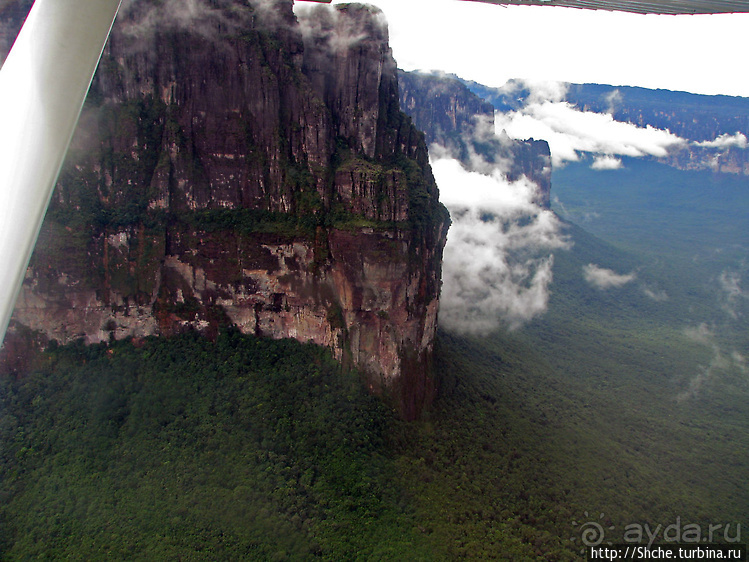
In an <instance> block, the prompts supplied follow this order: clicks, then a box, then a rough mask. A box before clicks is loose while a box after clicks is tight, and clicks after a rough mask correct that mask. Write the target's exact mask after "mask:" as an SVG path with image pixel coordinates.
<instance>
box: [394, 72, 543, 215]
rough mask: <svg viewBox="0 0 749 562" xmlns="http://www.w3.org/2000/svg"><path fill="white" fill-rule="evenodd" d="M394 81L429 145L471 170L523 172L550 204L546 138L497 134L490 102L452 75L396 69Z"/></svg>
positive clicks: (540, 197) (539, 198)
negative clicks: (397, 72) (397, 75)
mask: <svg viewBox="0 0 749 562" xmlns="http://www.w3.org/2000/svg"><path fill="white" fill-rule="evenodd" d="M399 80H400V100H401V107H403V110H404V111H405V112H406V113H408V114H409V115H410V116H411V118H412V119H413V120H414V124H415V125H416V126H417V127H418V128H419V129H422V130H423V131H424V133H425V134H426V138H427V143H428V144H429V145H430V146H431V145H433V144H436V145H438V146H439V147H440V148H439V149H438V151H439V152H441V153H444V152H446V153H447V155H449V156H450V157H452V158H455V159H457V160H459V161H460V162H462V163H463V164H464V166H465V167H466V168H468V169H470V170H474V171H479V172H490V171H492V170H494V169H499V170H501V171H502V173H504V175H506V176H507V178H508V179H509V180H510V181H517V180H518V179H520V177H522V176H525V177H527V178H528V179H530V180H531V181H532V182H534V183H535V184H536V186H538V196H537V199H536V203H538V204H539V205H541V206H542V207H544V208H549V197H550V193H551V152H550V150H549V145H548V143H547V142H546V141H540V140H534V139H529V140H513V139H510V138H509V137H508V136H507V135H506V134H500V135H496V134H495V130H494V106H493V105H492V104H491V103H489V102H488V101H485V100H484V99H482V98H480V97H479V96H477V95H476V94H474V93H473V92H471V91H470V90H469V89H468V87H467V86H465V85H464V84H463V83H462V82H460V81H459V80H458V79H456V78H453V77H450V76H447V75H443V74H424V73H420V72H403V71H400V72H399ZM502 133H504V132H502Z"/></svg>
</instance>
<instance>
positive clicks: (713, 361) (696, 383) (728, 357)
mask: <svg viewBox="0 0 749 562" xmlns="http://www.w3.org/2000/svg"><path fill="white" fill-rule="evenodd" d="M684 335H685V336H686V337H687V339H689V340H690V341H692V342H694V343H697V344H699V345H703V346H705V347H708V348H710V350H711V351H712V357H711V358H710V362H709V363H708V364H707V365H698V366H697V374H696V375H694V376H693V377H692V378H691V379H690V380H689V381H688V383H687V384H686V388H685V389H684V390H683V391H682V392H680V393H679V394H678V395H677V397H676V399H677V400H678V401H683V400H686V399H688V398H697V397H698V396H699V393H700V391H701V390H702V388H703V387H704V386H705V385H707V384H709V383H710V382H711V381H712V380H713V379H714V378H715V377H717V376H719V374H720V373H726V372H729V371H731V370H737V371H739V372H741V373H744V374H745V373H746V372H747V366H746V359H745V357H744V356H743V355H742V354H741V353H739V352H738V351H736V350H732V351H731V352H730V353H728V352H726V351H725V350H724V349H723V348H721V346H720V345H719V344H718V341H717V338H716V335H715V330H714V328H711V327H710V326H708V325H707V324H705V323H704V322H703V323H702V324H699V325H698V326H690V327H688V328H686V329H685V330H684Z"/></svg>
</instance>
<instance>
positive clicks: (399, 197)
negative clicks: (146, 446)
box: [14, 0, 449, 417]
mask: <svg viewBox="0 0 749 562" xmlns="http://www.w3.org/2000/svg"><path fill="white" fill-rule="evenodd" d="M157 4H158V6H157ZM171 4H172V3H171V2H166V3H163V2H159V3H156V2H147V1H140V2H131V3H130V4H129V5H127V6H125V8H124V10H123V12H122V13H121V14H120V15H119V16H118V20H117V23H116V27H115V29H114V31H113V35H112V37H111V39H110V42H109V44H108V47H107V49H106V51H105V55H104V57H103V59H102V61H101V63H100V66H99V71H98V72H97V76H96V78H95V81H94V84H93V87H92V90H91V93H90V95H89V99H88V101H87V105H86V108H85V110H84V113H83V115H82V117H81V122H80V125H79V130H78V131H77V133H76V137H75V139H74V141H73V145H72V147H71V150H70V153H69V157H68V161H67V163H66V165H65V167H64V170H63V172H62V174H61V176H60V180H59V182H58V186H57V188H56V191H55V195H54V200H53V203H52V205H51V208H50V211H49V213H48V216H47V220H46V221H45V225H44V227H43V230H42V233H41V235H40V242H39V244H38V245H37V250H36V252H35V255H34V257H33V258H32V263H31V267H30V268H29V271H28V273H27V278H26V282H25V284H24V287H23V290H22V294H21V297H20V299H19V301H18V305H17V307H16V311H15V315H14V320H15V324H16V326H26V327H28V328H31V329H34V330H40V331H42V332H43V333H44V334H46V336H47V337H48V338H50V339H56V340H58V341H60V342H69V341H72V340H74V339H77V338H81V337H83V338H85V339H86V340H87V341H88V342H97V341H102V340H107V339H109V338H111V337H114V338H124V337H127V336H136V337H139V336H145V335H152V334H161V335H169V334H173V333H177V332H180V331H184V330H199V331H201V332H205V333H206V334H207V335H208V336H210V335H212V334H215V332H216V330H218V329H219V328H220V327H221V326H229V325H235V326H237V327H238V328H239V329H240V330H242V331H243V332H246V333H254V334H257V335H261V336H269V337H274V338H284V337H292V338H296V339H299V340H301V341H312V342H315V343H318V344H321V345H325V346H329V347H330V348H331V349H332V350H333V351H334V353H335V354H336V356H337V357H338V358H340V359H341V360H342V361H344V362H347V363H349V364H353V365H355V366H357V367H359V368H361V369H362V370H363V371H364V372H365V373H367V375H368V376H369V380H370V382H371V386H372V388H373V390H375V391H377V390H380V389H382V388H384V387H388V388H392V389H394V391H395V396H396V397H397V400H398V405H399V407H400V408H401V411H402V413H403V414H404V415H405V416H406V417H414V416H415V415H417V414H418V411H419V410H420V408H421V407H422V406H423V404H424V403H426V402H428V400H429V399H430V397H431V393H432V383H431V378H430V372H429V366H430V362H431V354H432V346H433V340H434V335H435V329H436V317H437V309H438V297H439V288H440V275H441V271H440V267H441V257H442V248H443V245H444V241H445V234H446V230H447V226H448V223H449V218H448V216H447V213H446V211H445V209H444V207H442V206H441V205H440V204H439V202H438V193H437V189H436V185H435V183H434V180H433V178H432V176H431V171H430V169H429V165H428V157H427V153H426V147H425V143H424V140H423V135H422V134H421V133H419V132H418V131H417V130H416V129H415V128H414V127H413V126H412V125H411V122H410V119H409V118H407V117H406V116H405V115H404V114H402V113H401V112H400V110H399V104H398V97H397V92H398V83H397V75H396V70H395V64H394V61H393V59H392V55H391V53H390V49H389V47H388V45H387V30H386V28H385V26H384V23H383V22H382V16H381V14H379V12H377V11H375V10H373V9H372V8H367V7H364V6H358V5H347V6H341V7H338V8H337V9H328V8H327V7H326V8H323V10H324V11H316V12H315V13H314V14H311V15H310V17H309V18H306V19H302V20H301V21H297V18H296V17H295V16H294V14H293V12H292V9H291V7H292V3H291V2H290V1H276V2H268V1H265V2H262V3H256V2H249V3H248V2H244V1H241V0H223V1H219V2H216V1H212V2H206V3H200V2H198V3H191V4H190V5H189V6H190V7H189V9H184V6H183V7H182V8H183V9H181V10H179V11H176V12H175V13H170V10H169V7H170V6H171Z"/></svg>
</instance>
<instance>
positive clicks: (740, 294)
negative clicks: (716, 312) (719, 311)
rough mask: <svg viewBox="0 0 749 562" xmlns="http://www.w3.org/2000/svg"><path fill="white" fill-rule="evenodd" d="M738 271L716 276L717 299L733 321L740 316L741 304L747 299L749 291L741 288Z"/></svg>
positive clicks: (725, 272)
mask: <svg viewBox="0 0 749 562" xmlns="http://www.w3.org/2000/svg"><path fill="white" fill-rule="evenodd" d="M741 283H742V279H741V274H740V273H739V272H738V271H733V270H729V269H727V270H725V271H723V272H721V274H720V276H718V287H719V289H720V291H719V299H720V303H721V307H722V308H723V310H724V311H725V312H726V314H728V315H729V316H730V317H731V318H733V319H734V320H735V319H737V318H739V317H740V316H741V303H742V301H745V300H747V299H749V291H745V290H744V289H743V288H742V286H741Z"/></svg>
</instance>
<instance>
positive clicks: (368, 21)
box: [294, 3, 388, 53]
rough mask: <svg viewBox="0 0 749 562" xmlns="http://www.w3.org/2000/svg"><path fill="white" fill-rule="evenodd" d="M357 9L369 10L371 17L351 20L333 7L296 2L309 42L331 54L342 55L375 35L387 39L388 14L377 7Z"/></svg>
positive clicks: (301, 28)
mask: <svg viewBox="0 0 749 562" xmlns="http://www.w3.org/2000/svg"><path fill="white" fill-rule="evenodd" d="M353 9H361V10H367V11H368V12H370V14H371V17H368V18H351V17H346V16H344V15H343V14H342V13H341V10H340V9H339V8H337V7H336V6H333V5H326V4H309V3H295V4H294V13H295V14H296V16H297V19H298V20H299V29H300V31H301V33H302V36H303V37H304V40H305V42H307V41H309V40H313V41H314V42H315V44H316V46H317V47H318V48H319V47H320V46H325V47H326V49H327V50H328V51H329V52H330V53H339V52H342V51H345V50H346V49H350V48H352V47H354V46H356V45H357V44H358V43H361V42H362V41H364V40H366V39H369V38H371V37H372V36H373V32H374V33H376V34H377V35H380V36H384V37H387V36H388V25H387V20H386V18H385V14H384V13H383V12H382V11H381V10H380V9H379V8H377V7H375V6H361V7H356V8H353Z"/></svg>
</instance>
